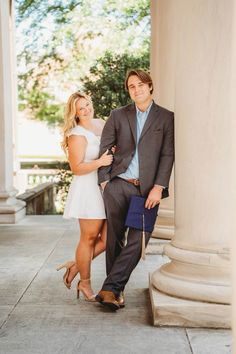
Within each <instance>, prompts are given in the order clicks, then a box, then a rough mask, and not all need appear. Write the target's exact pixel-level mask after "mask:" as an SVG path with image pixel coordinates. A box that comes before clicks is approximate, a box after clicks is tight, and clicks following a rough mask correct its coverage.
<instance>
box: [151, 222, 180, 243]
mask: <svg viewBox="0 0 236 354" xmlns="http://www.w3.org/2000/svg"><path fill="white" fill-rule="evenodd" d="M174 233H175V228H174V226H159V225H155V227H154V230H153V233H152V237H153V238H161V239H164V240H171V239H172V238H173V237H174Z"/></svg>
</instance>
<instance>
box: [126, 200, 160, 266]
mask: <svg viewBox="0 0 236 354" xmlns="http://www.w3.org/2000/svg"><path fill="white" fill-rule="evenodd" d="M145 202H146V199H145V198H143V197H139V196H137V195H132V197H131V200H130V204H129V209H128V213H127V215H126V220H125V226H127V227H132V228H134V229H137V230H141V235H142V251H141V258H142V259H145V247H146V245H145V232H150V233H151V232H152V231H153V229H154V225H155V222H156V218H157V212H158V208H159V204H157V205H156V206H155V207H154V208H151V209H147V208H145Z"/></svg>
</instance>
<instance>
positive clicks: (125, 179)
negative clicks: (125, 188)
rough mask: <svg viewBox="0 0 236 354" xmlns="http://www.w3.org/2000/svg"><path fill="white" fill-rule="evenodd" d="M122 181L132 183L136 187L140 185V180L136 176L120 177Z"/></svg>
mask: <svg viewBox="0 0 236 354" xmlns="http://www.w3.org/2000/svg"><path fill="white" fill-rule="evenodd" d="M122 179H123V180H124V181H126V182H129V183H132V184H133V185H134V186H136V187H138V186H140V180H139V179H137V178H128V179H127V178H122Z"/></svg>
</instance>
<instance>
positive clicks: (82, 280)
mask: <svg viewBox="0 0 236 354" xmlns="http://www.w3.org/2000/svg"><path fill="white" fill-rule="evenodd" d="M89 280H90V278H89V279H80V281H79V282H78V284H77V299H79V295H80V291H81V292H82V294H83V296H84V300H85V301H88V302H95V301H96V300H95V296H96V295H92V296H90V297H88V295H86V294H85V292H84V290H83V289H80V287H79V286H80V284H81V283H82V282H85V281H89Z"/></svg>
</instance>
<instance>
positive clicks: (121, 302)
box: [117, 291, 125, 308]
mask: <svg viewBox="0 0 236 354" xmlns="http://www.w3.org/2000/svg"><path fill="white" fill-rule="evenodd" d="M117 302H118V304H119V306H120V308H123V307H125V297H124V293H123V291H121V292H120V295H119V296H118V297H117Z"/></svg>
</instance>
